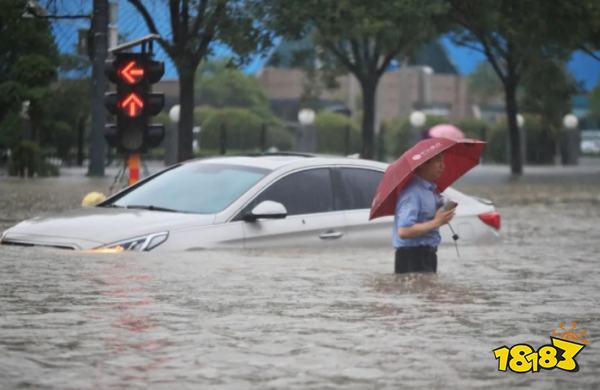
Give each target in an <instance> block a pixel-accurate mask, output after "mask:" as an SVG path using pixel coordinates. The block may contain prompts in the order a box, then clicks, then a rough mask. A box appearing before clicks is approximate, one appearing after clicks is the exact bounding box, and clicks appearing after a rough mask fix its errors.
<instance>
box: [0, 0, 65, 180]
mask: <svg viewBox="0 0 600 390" xmlns="http://www.w3.org/2000/svg"><path fill="white" fill-rule="evenodd" d="M26 5H27V1H25V0H3V1H2V4H1V6H0V30H1V31H2V39H0V143H2V146H4V147H7V148H10V149H13V151H15V153H13V155H14V156H15V157H14V158H13V160H15V159H17V158H22V159H24V158H27V159H28V161H27V164H25V163H23V161H21V162H19V161H13V163H14V164H17V165H20V166H24V165H27V166H28V167H29V169H28V173H29V175H33V174H34V173H35V172H36V171H38V170H39V166H40V164H39V162H40V161H41V159H40V156H38V155H36V156H29V155H28V153H36V154H39V153H40V148H39V146H38V145H36V142H38V141H39V139H40V133H41V130H42V128H43V122H44V116H45V114H46V111H45V106H44V102H45V99H46V98H47V97H48V96H49V94H50V90H49V88H48V87H49V85H50V83H51V82H52V81H53V80H55V78H56V69H57V67H58V54H57V50H56V46H55V44H54V39H53V36H52V34H51V31H50V26H49V23H48V21H47V20H41V19H36V18H23V17H22V15H23V12H24V10H25V7H26ZM25 101H29V110H28V113H27V114H28V116H29V126H30V130H31V132H30V139H29V140H27V141H28V142H27V145H25V144H24V142H25V141H26V140H24V139H23V137H24V135H25V134H24V128H25V126H26V124H25V121H24V120H23V119H22V118H20V116H19V115H20V112H21V106H22V103H23V102H25ZM21 146H22V147H21ZM16 151H19V153H17V152H16ZM26 156H28V157H26ZM12 172H13V173H15V174H17V173H23V170H21V169H17V170H13V171H12Z"/></svg>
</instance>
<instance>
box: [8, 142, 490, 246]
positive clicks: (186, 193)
mask: <svg viewBox="0 0 600 390" xmlns="http://www.w3.org/2000/svg"><path fill="white" fill-rule="evenodd" d="M386 167H387V164H384V163H380V162H376V161H370V160H361V159H352V158H342V157H323V156H313V155H303V154H292V153H290V154H266V155H262V154H261V155H254V156H230V157H217V158H209V159H200V160H191V161H187V162H184V163H180V164H177V165H174V166H171V167H169V168H166V169H165V170H163V171H161V172H159V173H157V174H155V175H153V176H150V177H148V178H146V179H144V180H142V181H140V182H139V183H137V184H135V185H133V186H131V187H128V188H126V189H124V190H123V191H121V192H119V193H117V194H115V195H114V196H112V197H110V198H108V199H107V200H106V201H104V202H102V203H100V204H99V205H98V206H96V207H92V208H81V209H76V210H72V211H70V212H62V213H58V214H50V215H44V216H39V217H36V218H32V219H29V220H26V221H23V222H21V223H19V224H17V225H16V226H14V227H12V228H10V229H8V230H6V231H5V232H4V233H3V234H2V241H1V243H2V245H21V246H45V247H55V248H65V249H92V250H113V249H114V250H136V251H150V250H152V251H181V250H195V249H208V248H265V247H286V246H292V247H298V246H310V247H318V246H345V247H352V246H358V247H367V246H378V247H384V246H390V247H391V238H392V224H393V216H389V217H383V218H378V219H375V220H372V221H369V209H370V205H371V200H372V198H373V195H374V193H375V190H376V189H377V185H378V184H379V181H380V180H381V178H382V176H383V173H384V171H385V169H386ZM442 195H444V196H445V197H447V198H449V199H451V200H454V201H456V202H457V203H458V208H457V210H456V217H455V218H454V220H453V221H452V226H453V228H454V230H455V232H456V233H457V234H458V235H459V236H460V242H461V243H490V242H495V241H497V240H498V239H499V237H500V235H499V229H500V215H499V214H498V213H497V212H496V210H495V208H494V205H493V204H492V202H490V201H486V200H483V199H479V198H476V197H471V196H468V195H465V194H463V193H461V192H459V191H457V190H454V189H452V188H448V189H446V190H445V191H444V192H443V193H442ZM440 231H441V234H442V243H451V242H452V238H451V237H452V234H451V232H450V230H449V228H448V227H447V226H443V227H442V228H441V230H440Z"/></svg>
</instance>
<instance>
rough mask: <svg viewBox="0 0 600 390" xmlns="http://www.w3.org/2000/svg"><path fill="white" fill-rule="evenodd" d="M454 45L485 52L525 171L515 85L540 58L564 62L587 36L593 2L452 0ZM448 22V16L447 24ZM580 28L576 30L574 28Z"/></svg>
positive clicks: (514, 159) (516, 158)
mask: <svg viewBox="0 0 600 390" xmlns="http://www.w3.org/2000/svg"><path fill="white" fill-rule="evenodd" d="M449 3H450V5H451V8H450V17H451V19H452V20H453V21H454V22H455V23H456V25H457V29H456V30H454V32H453V39H454V41H455V42H456V43H458V44H460V45H463V46H466V47H470V48H472V49H475V50H478V51H480V52H482V53H483V54H484V55H485V57H486V59H487V61H488V62H489V63H490V65H491V66H492V67H493V69H494V71H495V72H496V75H497V76H498V78H499V79H500V81H501V82H502V86H503V88H504V99H505V106H506V114H507V119H508V128H509V139H510V149H511V151H513V152H512V153H511V161H510V165H511V172H512V174H513V175H520V174H522V173H523V161H521V154H520V153H515V152H514V151H518V150H520V148H521V140H520V137H519V130H518V126H517V113H518V103H517V89H518V87H519V85H520V83H521V81H522V79H523V75H524V73H525V72H527V71H528V70H532V69H534V67H535V65H536V64H538V63H539V60H540V59H541V58H547V59H552V60H558V61H564V60H565V59H566V58H567V57H568V55H569V54H570V53H571V52H572V51H573V50H574V49H576V48H578V47H580V46H581V45H582V44H583V43H584V42H585V39H586V36H585V34H584V33H585V31H586V30H585V29H583V28H582V29H580V26H581V25H586V24H588V23H589V20H590V16H589V4H588V2H584V1H579V2H578V1H575V2H565V1H561V0H547V1H543V2H541V1H538V0H478V1H471V0H449ZM445 22H447V21H446V20H444V21H443V23H445ZM576 30H577V31H576Z"/></svg>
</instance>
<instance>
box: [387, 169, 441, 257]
mask: <svg viewBox="0 0 600 390" xmlns="http://www.w3.org/2000/svg"><path fill="white" fill-rule="evenodd" d="M435 188H436V185H435V184H434V183H432V182H430V181H427V180H425V179H423V178H422V177H420V176H419V175H414V177H413V179H412V180H411V181H410V182H409V183H408V185H407V186H406V187H405V188H404V190H402V192H401V193H400V197H399V198H398V202H397V203H396V213H395V214H394V231H393V232H392V243H393V245H394V248H400V247H404V246H419V245H428V246H438V245H439V244H440V241H441V237H440V231H439V229H433V230H431V231H429V232H427V233H425V234H423V235H422V236H419V237H415V238H406V239H403V238H400V236H399V235H398V228H400V227H408V226H412V225H414V224H415V223H420V222H427V221H430V220H432V219H433V217H435V212H436V211H437V209H438V208H439V207H440V206H441V205H442V203H443V202H442V198H441V196H440V195H438V194H437V193H436V192H435Z"/></svg>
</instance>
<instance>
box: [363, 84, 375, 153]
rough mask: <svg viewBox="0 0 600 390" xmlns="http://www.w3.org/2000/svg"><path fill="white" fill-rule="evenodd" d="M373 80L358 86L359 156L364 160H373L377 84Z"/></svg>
mask: <svg viewBox="0 0 600 390" xmlns="http://www.w3.org/2000/svg"><path fill="white" fill-rule="evenodd" d="M378 81H379V80H378V79H374V80H363V81H361V83H360V85H361V88H362V97H363V118H362V141H363V144H362V148H361V153H360V156H361V158H365V159H372V158H373V152H374V148H373V139H374V134H375V103H376V102H375V96H376V93H377V82H378Z"/></svg>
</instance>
